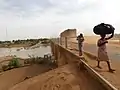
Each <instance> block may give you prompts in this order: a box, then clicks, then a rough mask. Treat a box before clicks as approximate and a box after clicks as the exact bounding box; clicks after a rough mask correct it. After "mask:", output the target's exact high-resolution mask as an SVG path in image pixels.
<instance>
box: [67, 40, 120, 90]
mask: <svg viewBox="0 0 120 90" xmlns="http://www.w3.org/2000/svg"><path fill="white" fill-rule="evenodd" d="M77 45H78V44H77V43H75V42H74V43H73V42H71V43H70V42H69V43H68V49H73V50H72V51H73V53H76V54H78V51H76V50H74V49H77V50H78V46H77ZM83 49H84V51H88V52H90V53H91V54H94V55H97V47H96V45H95V44H88V43H84V46H83ZM107 51H108V55H109V58H110V61H111V62H112V63H111V64H112V68H114V69H115V70H116V72H115V73H112V74H111V73H109V72H108V66H107V64H106V63H105V62H101V66H102V70H100V69H98V68H97V69H96V61H95V60H89V58H87V59H88V64H89V65H90V66H91V67H93V69H94V70H96V71H97V72H98V73H99V74H100V75H102V76H103V77H104V78H105V79H106V80H108V81H109V82H110V83H111V84H112V85H114V86H115V87H116V88H118V90H120V46H113V45H112V44H108V45H107Z"/></svg>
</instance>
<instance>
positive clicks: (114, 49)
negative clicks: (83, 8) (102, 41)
mask: <svg viewBox="0 0 120 90" xmlns="http://www.w3.org/2000/svg"><path fill="white" fill-rule="evenodd" d="M69 43H70V44H68V47H71V46H72V48H74V49H78V44H77V43H76V42H69ZM83 50H84V51H87V52H90V53H91V54H93V55H96V56H97V46H96V44H88V43H84V44H83ZM107 52H108V56H109V59H110V60H118V61H120V46H113V45H111V44H108V45H107Z"/></svg>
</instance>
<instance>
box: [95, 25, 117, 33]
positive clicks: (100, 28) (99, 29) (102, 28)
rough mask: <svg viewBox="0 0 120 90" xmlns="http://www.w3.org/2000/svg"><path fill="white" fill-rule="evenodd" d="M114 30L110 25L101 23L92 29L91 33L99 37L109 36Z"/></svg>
mask: <svg viewBox="0 0 120 90" xmlns="http://www.w3.org/2000/svg"><path fill="white" fill-rule="evenodd" d="M114 30H115V28H114V27H113V26H112V25H110V24H104V23H101V24H99V25H96V26H95V27H94V28H93V32H94V33H95V34H97V35H101V34H111V33H113V32H114Z"/></svg>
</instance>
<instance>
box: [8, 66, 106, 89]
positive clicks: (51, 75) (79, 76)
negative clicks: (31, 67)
mask: <svg viewBox="0 0 120 90" xmlns="http://www.w3.org/2000/svg"><path fill="white" fill-rule="evenodd" d="M9 90H105V89H104V88H103V87H102V86H101V85H100V84H99V83H98V82H96V81H95V80H94V79H92V78H91V77H90V75H88V73H87V72H86V71H80V70H78V68H77V67H76V66H75V65H73V64H68V65H64V66H61V67H59V68H57V69H55V70H51V71H49V72H46V73H43V74H41V75H39V76H36V77H34V78H31V79H28V80H26V81H24V82H21V83H19V84H17V85H15V86H14V87H12V88H10V89H9Z"/></svg>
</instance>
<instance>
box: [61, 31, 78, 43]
mask: <svg viewBox="0 0 120 90" xmlns="http://www.w3.org/2000/svg"><path fill="white" fill-rule="evenodd" d="M76 32H77V30H76V29H67V30H65V31H63V32H62V33H61V34H60V39H61V42H65V37H67V41H75V40H76V36H77V35H76Z"/></svg>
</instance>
